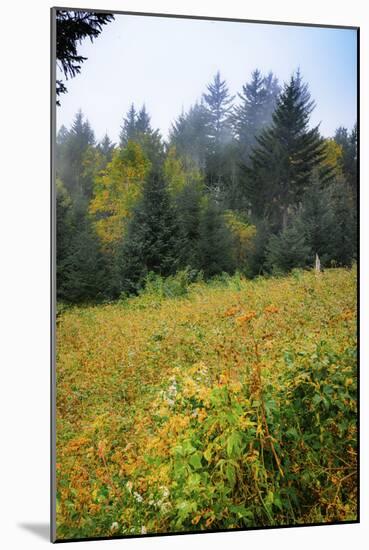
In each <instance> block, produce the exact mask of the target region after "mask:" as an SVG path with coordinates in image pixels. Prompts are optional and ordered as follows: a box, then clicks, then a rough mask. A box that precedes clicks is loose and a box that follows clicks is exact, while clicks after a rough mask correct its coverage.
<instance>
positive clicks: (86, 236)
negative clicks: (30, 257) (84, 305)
mask: <svg viewBox="0 0 369 550" xmlns="http://www.w3.org/2000/svg"><path fill="white" fill-rule="evenodd" d="M61 200H62V199H61ZM57 208H58V202H57ZM62 208H63V205H62V203H60V202H59V208H58V210H57V229H58V227H59V232H58V231H57V296H58V299H60V300H63V301H66V302H70V303H81V302H86V301H93V302H96V301H99V300H102V299H103V298H105V297H107V287H108V286H109V280H108V277H107V271H106V263H105V259H104V256H103V254H102V252H101V250H100V246H99V241H98V238H97V236H96V234H95V233H94V231H93V228H92V226H91V223H90V221H89V219H88V217H87V215H86V210H85V205H84V202H83V201H77V202H76V203H75V204H74V205H73V208H72V209H71V210H70V211H69V212H66V211H65V208H64V209H63V210H64V211H63V210H62ZM61 225H63V226H64V227H61ZM58 249H59V252H58Z"/></svg>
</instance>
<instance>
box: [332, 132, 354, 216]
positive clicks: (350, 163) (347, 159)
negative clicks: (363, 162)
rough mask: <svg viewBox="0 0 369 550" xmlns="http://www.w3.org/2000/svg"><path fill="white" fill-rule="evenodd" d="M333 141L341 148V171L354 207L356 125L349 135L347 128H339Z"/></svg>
mask: <svg viewBox="0 0 369 550" xmlns="http://www.w3.org/2000/svg"><path fill="white" fill-rule="evenodd" d="M334 140H335V141H336V143H338V145H340V146H341V147H342V171H343V174H344V176H345V178H346V180H347V182H348V184H349V185H350V188H351V192H352V196H353V198H354V202H355V207H356V203H357V186H358V181H357V125H356V124H355V125H354V127H353V129H352V131H351V132H350V133H349V132H348V130H347V128H344V127H343V126H340V127H339V128H338V129H337V130H336V133H335V136H334Z"/></svg>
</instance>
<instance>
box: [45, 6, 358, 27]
mask: <svg viewBox="0 0 369 550" xmlns="http://www.w3.org/2000/svg"><path fill="white" fill-rule="evenodd" d="M52 9H54V10H55V11H58V10H71V11H91V12H96V13H113V14H116V15H138V16H146V17H168V18H175V19H198V20H202V21H228V22H231V23H259V24H260V25H285V26H293V27H318V28H325V29H348V30H349V29H351V30H358V29H359V27H358V26H354V25H333V24H332V25H325V24H323V23H298V22H295V21H271V20H265V19H243V18H239V17H212V16H208V15H191V14H183V13H182V14H181V13H178V14H174V13H158V12H156V13H153V12H143V11H126V10H116V9H114V10H109V9H102V8H100V9H99V8H96V9H95V8H76V7H74V8H71V7H70V6H54V7H53V8H52Z"/></svg>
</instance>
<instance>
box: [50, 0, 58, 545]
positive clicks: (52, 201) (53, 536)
mask: <svg viewBox="0 0 369 550" xmlns="http://www.w3.org/2000/svg"><path fill="white" fill-rule="evenodd" d="M56 11H57V9H56V8H51V9H50V32H51V34H50V79H51V82H50V85H51V94H50V95H51V97H50V131H51V135H50V305H51V307H50V397H51V400H50V432H51V433H50V446H51V449H50V541H51V542H56V540H57V539H56V362H55V342H56V330H55V329H56V326H55V325H56V188H55V142H56Z"/></svg>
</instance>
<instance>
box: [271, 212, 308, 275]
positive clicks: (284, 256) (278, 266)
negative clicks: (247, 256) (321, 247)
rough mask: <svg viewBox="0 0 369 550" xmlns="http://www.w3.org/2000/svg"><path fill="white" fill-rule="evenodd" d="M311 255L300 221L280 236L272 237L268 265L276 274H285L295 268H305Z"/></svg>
mask: <svg viewBox="0 0 369 550" xmlns="http://www.w3.org/2000/svg"><path fill="white" fill-rule="evenodd" d="M311 255H312V251H311V248H310V246H309V245H308V244H307V242H306V238H305V234H304V230H303V228H302V227H301V225H300V222H299V220H298V219H295V220H294V223H291V224H290V225H288V226H287V227H285V228H284V229H283V230H282V231H281V232H280V233H279V234H278V235H275V234H274V235H271V237H270V239H269V242H268V244H267V246H266V264H267V266H268V267H269V269H271V270H272V271H274V272H282V273H285V272H288V271H290V270H291V269H293V268H295V267H305V266H306V265H307V264H308V260H309V258H310V257H311Z"/></svg>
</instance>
